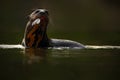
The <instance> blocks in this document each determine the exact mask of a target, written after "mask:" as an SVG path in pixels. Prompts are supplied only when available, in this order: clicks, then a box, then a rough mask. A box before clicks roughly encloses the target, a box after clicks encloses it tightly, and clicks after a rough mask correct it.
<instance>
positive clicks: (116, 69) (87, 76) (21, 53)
mask: <svg viewBox="0 0 120 80" xmlns="http://www.w3.org/2000/svg"><path fill="white" fill-rule="evenodd" d="M98 47H99V48H98ZM116 47H117V48H116ZM119 48H120V47H119V46H113V47H112V46H111V47H110V46H106V48H105V46H104V48H103V46H97V47H96V46H87V48H86V49H77V48H76V49H68V48H54V49H24V48H23V47H22V46H20V45H10V46H9V45H4V48H3V45H0V80H119V79H120V76H119V75H120V49H119Z"/></svg>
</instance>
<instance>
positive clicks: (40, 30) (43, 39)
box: [22, 9, 49, 47]
mask: <svg viewBox="0 0 120 80" xmlns="http://www.w3.org/2000/svg"><path fill="white" fill-rule="evenodd" d="M48 22H49V19H48V11H47V10H46V9H37V10H35V11H33V12H32V13H31V14H30V15H29V21H28V23H27V25H26V30H25V34H24V39H23V42H22V44H23V45H24V46H25V47H44V46H45V47H46V46H49V39H48V37H47V34H46V29H47V25H48Z"/></svg>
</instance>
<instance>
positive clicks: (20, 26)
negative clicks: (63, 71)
mask: <svg viewBox="0 0 120 80" xmlns="http://www.w3.org/2000/svg"><path fill="white" fill-rule="evenodd" d="M119 4H120V2H119V0H1V1H0V8H1V9H0V44H3V43H4V44H17V43H21V41H22V38H23V34H24V29H25V25H26V23H27V21H28V20H27V16H28V15H29V14H30V13H31V12H32V11H33V10H34V9H36V8H46V9H48V10H49V14H50V16H49V17H50V24H49V28H48V35H49V37H53V38H65V39H70V40H75V41H78V42H81V43H83V44H85V45H87V44H92V45H120V37H119V36H120V5H119Z"/></svg>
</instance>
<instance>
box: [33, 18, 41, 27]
mask: <svg viewBox="0 0 120 80" xmlns="http://www.w3.org/2000/svg"><path fill="white" fill-rule="evenodd" d="M39 23H40V19H39V18H38V19H35V20H34V21H33V22H32V26H33V25H35V24H39Z"/></svg>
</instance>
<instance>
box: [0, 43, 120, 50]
mask: <svg viewBox="0 0 120 80" xmlns="http://www.w3.org/2000/svg"><path fill="white" fill-rule="evenodd" d="M85 47H86V49H120V46H111V45H102V46H98V45H86V46H85ZM15 48H16V49H24V48H25V47H23V46H22V45H20V44H0V49H15ZM49 49H59V50H62V49H81V48H79V47H74V48H69V47H53V48H49Z"/></svg>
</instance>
